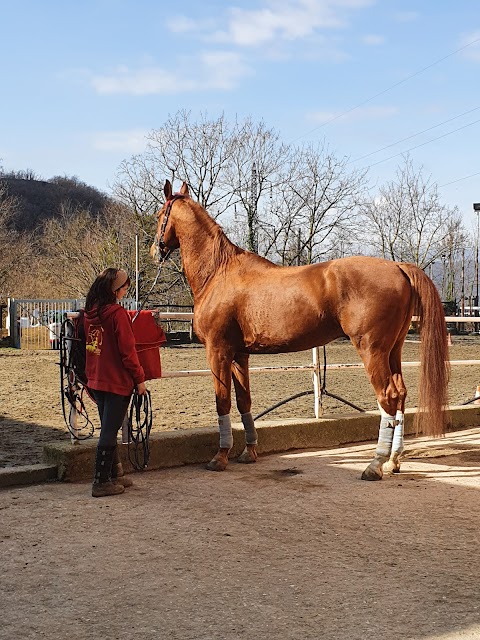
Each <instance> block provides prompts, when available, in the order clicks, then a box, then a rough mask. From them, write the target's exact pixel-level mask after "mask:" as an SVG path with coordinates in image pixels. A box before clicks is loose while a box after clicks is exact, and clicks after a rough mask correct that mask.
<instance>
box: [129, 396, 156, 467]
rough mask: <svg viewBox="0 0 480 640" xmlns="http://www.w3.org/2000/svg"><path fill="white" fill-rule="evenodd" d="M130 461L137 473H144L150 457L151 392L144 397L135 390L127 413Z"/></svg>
mask: <svg viewBox="0 0 480 640" xmlns="http://www.w3.org/2000/svg"><path fill="white" fill-rule="evenodd" d="M127 428H128V459H129V461H130V464H131V465H132V467H133V468H134V469H136V470H137V471H143V470H144V469H145V468H146V467H147V465H148V460H149V457H150V431H151V429H152V403H151V398H150V391H148V389H147V393H146V394H145V395H143V396H140V395H138V393H137V390H136V389H135V390H134V392H133V394H132V399H131V401H130V407H129V410H128V412H127Z"/></svg>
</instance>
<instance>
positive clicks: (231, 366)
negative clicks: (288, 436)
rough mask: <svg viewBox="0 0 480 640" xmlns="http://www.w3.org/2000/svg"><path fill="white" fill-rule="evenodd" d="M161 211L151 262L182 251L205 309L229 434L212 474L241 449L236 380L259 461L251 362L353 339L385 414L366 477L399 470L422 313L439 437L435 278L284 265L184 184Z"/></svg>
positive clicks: (221, 417) (426, 422)
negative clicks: (415, 333) (218, 217)
mask: <svg viewBox="0 0 480 640" xmlns="http://www.w3.org/2000/svg"><path fill="white" fill-rule="evenodd" d="M164 193H165V197H166V203H165V205H164V207H163V208H162V210H161V211H160V213H159V215H158V228H157V234H156V236H155V243H154V244H153V245H152V248H151V255H152V257H153V258H155V259H158V258H160V257H164V256H165V254H166V252H167V251H173V250H174V249H178V248H180V253H181V256H182V262H183V268H184V271H185V275H186V277H187V280H188V282H189V284H190V287H191V289H192V293H193V296H194V303H195V316H194V329H195V333H196V335H197V336H198V337H199V339H200V340H201V342H202V343H203V344H204V345H205V347H206V352H207V358H208V361H209V364H210V368H211V371H212V374H213V381H214V387H215V397H216V407H217V413H218V423H219V430H220V443H219V450H218V452H217V454H216V455H215V456H214V458H213V459H212V460H211V461H210V463H209V464H208V467H207V468H208V469H210V470H213V471H223V470H224V469H225V468H226V466H227V463H228V452H229V450H230V448H231V447H232V444H233V438H232V428H231V422H230V409H231V382H232V378H233V384H234V387H235V394H236V399H237V408H238V410H239V412H240V414H241V419H242V423H243V425H244V427H245V434H246V448H245V450H244V452H243V453H242V455H241V456H240V458H239V461H240V462H245V463H249V462H255V461H256V459H257V451H256V449H257V433H256V430H255V425H254V421H253V418H252V414H251V398H250V384H249V371H248V358H249V354H251V353H287V352H292V351H303V350H305V349H309V348H312V347H316V346H322V345H325V344H328V343H329V342H331V341H332V340H335V339H336V338H339V337H341V336H344V335H347V336H348V337H349V338H350V340H351V342H352V344H353V345H354V347H355V348H356V350H357V352H358V353H359V355H360V357H361V359H362V361H363V363H364V365H365V370H366V373H367V376H368V378H369V380H370V382H371V384H372V386H373V388H374V390H375V394H376V398H377V402H378V406H379V409H380V413H381V421H380V430H379V438H378V445H377V450H376V455H375V458H374V460H373V461H372V462H371V463H370V464H369V466H368V467H367V468H366V469H365V471H364V472H363V475H362V478H363V479H364V480H380V479H381V478H382V476H383V472H384V471H386V472H388V473H392V472H398V471H399V470H400V461H399V457H400V454H401V452H402V450H403V424H404V413H405V399H406V395H407V390H406V388H405V384H404V381H403V377H402V364H401V355H402V347H403V343H404V340H405V336H406V334H407V331H408V328H409V326H410V322H411V319H412V316H413V314H414V313H415V314H416V315H418V317H419V323H420V337H421V365H420V380H419V408H418V412H417V414H416V416H415V420H416V426H417V430H418V431H422V432H423V433H425V434H426V435H434V436H438V435H441V434H443V433H444V432H445V427H446V421H447V413H446V409H447V404H448V398H447V385H448V379H449V363H448V346H447V331H446V326H445V321H444V313H443V307H442V303H441V300H440V297H439V295H438V292H437V290H436V288H435V285H434V284H433V282H432V281H431V280H430V279H429V278H428V276H427V275H426V274H425V273H424V272H423V271H422V270H421V269H420V268H418V267H417V266H415V265H413V264H408V263H398V262H391V261H388V260H383V259H380V258H369V257H364V256H356V257H350V258H341V259H339V260H331V261H329V262H325V263H321V264H312V265H306V266H301V267H282V266H278V265H275V264H273V263H272V262H270V261H268V260H266V259H265V258H262V257H260V256H258V255H256V254H253V253H250V252H248V251H245V250H243V249H241V248H240V247H238V246H236V245H234V244H233V243H232V242H230V240H228V238H227V237H226V236H225V234H224V233H223V231H222V229H221V227H220V226H219V225H218V224H217V223H216V222H215V221H214V220H213V219H212V218H211V217H210V216H209V215H208V213H207V212H206V211H205V209H204V208H203V207H202V206H201V205H200V204H199V203H198V202H194V201H193V200H192V199H191V198H190V196H189V192H188V187H187V185H186V183H183V185H182V188H181V189H180V192H179V193H178V194H175V195H173V194H172V186H171V184H170V182H169V181H168V180H167V181H166V183H165V188H164Z"/></svg>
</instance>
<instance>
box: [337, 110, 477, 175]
mask: <svg viewBox="0 0 480 640" xmlns="http://www.w3.org/2000/svg"><path fill="white" fill-rule="evenodd" d="M478 109H480V107H475V108H474V109H470V110H469V111H465V112H464V113H461V114H460V115H458V116H453V118H449V119H448V120H444V121H443V122H440V123H439V124H435V125H433V127H428V129H424V130H423V131H419V132H418V133H413V134H412V135H411V136H407V137H406V138H402V139H401V140H398V141H397V142H392V144H387V145H386V146H385V147H382V148H381V149H377V150H376V151H372V152H371V153H366V154H365V155H364V156H360V157H359V158H355V159H354V160H349V161H348V162H347V164H351V163H352V162H358V161H359V160H363V159H364V158H369V157H370V156H374V155H375V154H377V153H380V152H381V151H385V149H390V147H395V146H396V145H397V144H401V143H402V142H406V141H407V140H411V139H412V138H416V137H417V136H421V135H422V133H427V131H432V129H437V128H438V127H441V126H442V125H444V124H448V123H449V122H452V121H453V120H457V119H458V118H462V117H463V116H466V115H468V114H469V113H472V112H473V111H478Z"/></svg>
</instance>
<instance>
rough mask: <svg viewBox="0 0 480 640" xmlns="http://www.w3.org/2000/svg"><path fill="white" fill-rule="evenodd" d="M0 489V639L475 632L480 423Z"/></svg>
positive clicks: (174, 639) (435, 638) (457, 637)
mask: <svg viewBox="0 0 480 640" xmlns="http://www.w3.org/2000/svg"><path fill="white" fill-rule="evenodd" d="M373 451H374V445H372V444H371V443H369V444H363V445H362V444H360V445H355V446H351V447H344V448H339V449H333V450H317V451H297V452H290V453H287V454H281V455H279V454H278V455H271V456H265V457H261V458H260V459H259V461H258V463H257V464H255V465H248V466H245V465H239V464H235V463H234V462H232V463H231V464H230V465H229V467H228V469H227V470H226V471H225V472H224V473H211V472H208V471H206V470H205V469H204V468H203V467H200V466H187V467H182V468H177V469H168V470H164V471H151V472H147V473H139V474H135V475H134V476H133V479H134V486H133V487H131V488H130V489H127V491H126V492H125V493H124V494H123V495H121V496H115V497H112V498H106V499H99V500H96V499H94V498H92V497H91V496H90V495H89V494H90V484H89V483H79V484H73V485H72V484H68V483H48V484H43V485H37V486H32V487H23V488H11V489H4V490H2V491H0V512H1V517H0V558H1V572H2V579H1V580H0V602H1V603H2V606H1V612H0V619H1V624H0V639H1V640H11V639H12V638H21V639H22V640H33V639H35V640H37V639H38V638H48V639H49V640H65V638H69V639H70V640H96V639H97V638H102V639H103V640H133V639H135V640H237V639H239V638H242V639H244V640H273V639H279V640H299V639H302V640H319V639H320V638H321V639H324V640H385V638H402V639H403V640H478V638H480V597H479V596H480V593H479V592H480V586H479V579H478V567H479V559H480V558H479V555H480V552H479V548H480V546H479V542H480V540H479V531H480V509H479V507H478V495H479V493H478V492H479V489H480V434H479V433H478V430H474V429H472V430H468V431H464V432H456V433H454V434H452V435H451V436H450V437H449V438H446V439H443V440H442V441H441V442H440V443H439V441H438V440H436V441H433V440H429V441H424V440H414V439H408V442H407V455H406V459H405V461H404V463H403V467H402V473H401V474H400V475H397V476H394V477H390V478H385V479H384V480H383V481H382V482H374V483H369V482H362V481H361V480H359V477H360V473H361V470H362V469H363V468H364V467H365V466H366V464H367V463H368V461H369V460H370V459H371V457H372V455H373Z"/></svg>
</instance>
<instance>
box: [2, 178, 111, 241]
mask: <svg viewBox="0 0 480 640" xmlns="http://www.w3.org/2000/svg"><path fill="white" fill-rule="evenodd" d="M22 173H23V172H17V173H13V174H1V173H0V182H3V183H4V184H5V185H6V187H7V193H6V197H14V198H16V199H17V200H18V208H17V210H16V213H15V215H14V216H13V219H12V220H11V223H10V224H11V226H12V227H13V228H15V229H16V230H17V231H32V230H34V229H36V228H37V227H39V226H40V225H41V224H42V222H44V221H45V220H47V219H49V218H55V217H57V216H59V215H60V214H61V211H62V204H65V203H68V204H69V206H70V208H71V209H72V211H73V210H75V209H77V208H81V209H88V210H89V211H90V212H91V213H92V215H97V214H99V213H101V212H102V210H103V208H104V207H105V205H106V204H107V203H108V202H109V201H110V200H111V199H110V198H109V197H108V196H107V195H106V194H104V193H102V192H101V191H99V190H98V189H96V188H95V187H90V186H88V185H87V184H85V183H84V182H81V181H80V180H78V179H77V178H67V177H60V176H58V177H55V178H51V179H50V180H48V181H44V180H36V179H33V178H31V177H23V176H22ZM25 175H28V174H25ZM0 198H1V196H0Z"/></svg>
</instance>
